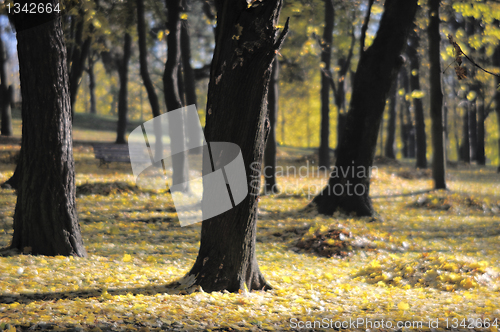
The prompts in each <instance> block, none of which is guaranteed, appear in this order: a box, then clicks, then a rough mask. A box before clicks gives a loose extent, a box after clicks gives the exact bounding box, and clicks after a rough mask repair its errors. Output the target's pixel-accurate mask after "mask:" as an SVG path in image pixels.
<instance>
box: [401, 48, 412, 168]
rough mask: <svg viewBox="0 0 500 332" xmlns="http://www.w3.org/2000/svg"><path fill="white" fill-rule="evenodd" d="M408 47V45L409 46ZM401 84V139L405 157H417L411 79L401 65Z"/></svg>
mask: <svg viewBox="0 0 500 332" xmlns="http://www.w3.org/2000/svg"><path fill="white" fill-rule="evenodd" d="M407 49H408V46H407ZM400 77H401V85H402V86H403V88H404V91H405V93H404V95H403V96H402V101H401V103H400V105H401V107H400V110H401V111H400V116H399V117H400V122H401V123H400V124H401V141H402V142H403V157H404V158H415V128H414V126H413V117H412V114H411V103H410V101H409V99H408V98H407V96H409V95H410V94H411V91H410V80H409V78H408V72H407V70H406V68H405V67H404V66H403V67H401V72H400Z"/></svg>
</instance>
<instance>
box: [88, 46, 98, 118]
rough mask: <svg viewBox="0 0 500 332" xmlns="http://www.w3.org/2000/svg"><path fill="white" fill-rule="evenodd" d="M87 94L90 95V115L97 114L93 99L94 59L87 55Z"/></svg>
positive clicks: (94, 99)
mask: <svg viewBox="0 0 500 332" xmlns="http://www.w3.org/2000/svg"><path fill="white" fill-rule="evenodd" d="M88 74H89V94H90V114H97V106H96V98H95V75H94V58H93V56H92V55H89V70H88Z"/></svg>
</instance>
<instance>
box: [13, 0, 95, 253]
mask: <svg viewBox="0 0 500 332" xmlns="http://www.w3.org/2000/svg"><path fill="white" fill-rule="evenodd" d="M51 3H52V5H53V6H55V5H56V3H57V2H56V1H51ZM12 19H13V21H14V24H15V27H16V31H17V42H18V44H17V51H18V56H19V76H20V81H21V95H22V99H23V103H22V117H23V129H22V131H23V132H22V144H21V146H22V148H21V157H20V163H21V165H22V166H21V167H20V169H21V172H22V174H21V175H20V184H19V189H18V192H17V203H16V208H15V213H14V234H13V239H12V244H11V247H12V248H17V249H19V250H21V251H24V252H31V253H33V254H41V255H74V256H82V257H84V256H86V255H87V253H86V251H85V248H84V246H83V241H82V237H81V234H80V227H79V225H78V215H77V210H76V201H75V172H74V160H73V150H72V137H71V102H70V93H69V84H68V83H69V82H68V73H67V66H66V46H65V43H64V38H63V33H62V27H61V19H60V17H57V16H56V15H55V13H52V14H16V15H13V17H12Z"/></svg>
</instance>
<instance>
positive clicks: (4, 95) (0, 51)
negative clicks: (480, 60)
mask: <svg viewBox="0 0 500 332" xmlns="http://www.w3.org/2000/svg"><path fill="white" fill-rule="evenodd" d="M11 101H12V87H11V86H9V83H8V80H7V52H6V51H5V47H4V44H3V40H2V36H1V35H0V112H1V120H2V125H1V128H0V134H1V135H2V136H12V115H11V111H10V104H11Z"/></svg>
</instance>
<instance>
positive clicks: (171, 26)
mask: <svg viewBox="0 0 500 332" xmlns="http://www.w3.org/2000/svg"><path fill="white" fill-rule="evenodd" d="M165 2H166V5H167V10H168V23H167V24H168V30H169V34H168V37H167V62H166V63H165V71H164V72H163V89H164V95H165V103H166V105H167V111H168V112H171V111H175V110H177V109H179V108H181V107H182V102H181V97H180V94H179V82H178V78H179V77H178V71H179V63H180V61H181V48H180V40H181V38H180V37H181V21H180V19H179V14H180V12H181V7H180V0H165ZM182 121H184V119H182ZM168 126H169V134H170V137H176V139H172V140H171V142H170V144H171V146H172V150H175V151H183V152H182V153H177V154H175V155H173V156H172V169H173V175H172V185H179V184H181V183H183V184H184V186H182V187H180V186H176V190H177V191H181V192H188V191H189V182H188V179H189V176H188V172H189V164H188V152H187V151H186V141H185V138H186V133H185V128H184V123H173V122H172V121H169V123H168ZM179 137H181V138H182V139H178V138H179Z"/></svg>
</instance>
